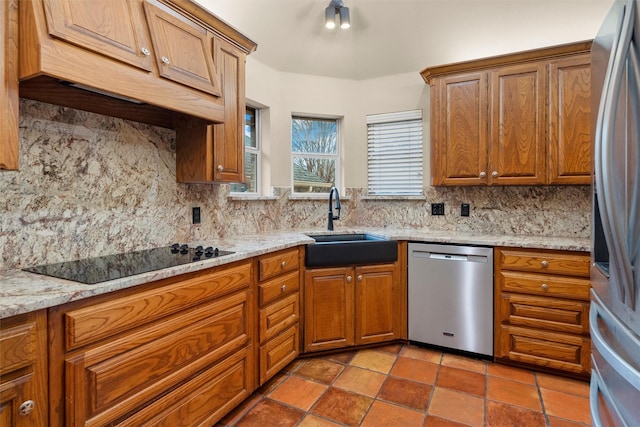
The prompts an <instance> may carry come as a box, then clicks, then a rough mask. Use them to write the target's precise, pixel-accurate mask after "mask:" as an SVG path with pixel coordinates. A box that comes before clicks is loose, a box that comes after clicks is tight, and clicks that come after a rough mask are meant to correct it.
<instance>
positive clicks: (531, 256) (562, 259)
mask: <svg viewBox="0 0 640 427" xmlns="http://www.w3.org/2000/svg"><path fill="white" fill-rule="evenodd" d="M498 253H499V255H498V256H497V257H496V259H497V261H498V263H499V266H500V269H502V270H516V271H530V272H536V273H545V274H561V275H567V276H579V277H589V268H590V262H591V261H590V258H589V254H583V253H579V252H553V251H550V252H536V251H524V250H515V249H513V250H512V249H500V250H498Z"/></svg>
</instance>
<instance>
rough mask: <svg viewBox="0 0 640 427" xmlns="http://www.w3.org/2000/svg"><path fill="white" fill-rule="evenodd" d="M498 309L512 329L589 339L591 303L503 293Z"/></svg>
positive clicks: (499, 314) (500, 316)
mask: <svg viewBox="0 0 640 427" xmlns="http://www.w3.org/2000/svg"><path fill="white" fill-rule="evenodd" d="M497 308H498V310H499V313H498V316H499V318H500V319H504V322H506V323H508V324H510V325H515V326H524V327H530V328H535V329H543V330H549V331H557V332H565V333H571V334H578V335H589V303H588V302H581V301H572V300H566V299H558V298H545V297H534V296H529V295H520V294H512V293H506V292H504V293H502V295H501V299H500V305H499V307H497Z"/></svg>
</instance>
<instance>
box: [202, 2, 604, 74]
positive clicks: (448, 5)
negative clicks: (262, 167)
mask: <svg viewBox="0 0 640 427" xmlns="http://www.w3.org/2000/svg"><path fill="white" fill-rule="evenodd" d="M197 2H198V3H200V4H202V5H203V6H204V7H206V8H207V9H209V10H211V11H212V12H213V13H214V14H216V15H217V16H219V17H220V18H222V19H223V20H225V21H226V22H228V23H229V24H231V25H232V26H234V27H235V28H237V29H238V30H240V31H241V32H242V33H244V34H245V35H246V36H247V37H249V38H251V39H252V40H254V41H255V42H257V43H258V50H257V51H256V52H254V53H253V54H252V57H253V58H254V59H256V60H258V61H260V62H262V63H263V64H265V65H268V66H269V67H271V68H274V69H276V70H278V71H283V72H291V73H300V74H313V75H320V76H327V77H336V78H343V79H356V80H361V79H369V78H374V77H379V76H385V75H393V74H400V73H407V72H419V71H420V70H422V69H423V68H425V67H429V66H434V65H441V64H447V63H451V62H458V61H464V60H469V59H476V58H483V57H487V56H493V55H500V54H503V53H509V52H515V51H520V50H527V49H535V48H539V47H544V46H552V45H556V44H562V43H569V42H573V41H580V40H587V39H592V38H593V37H595V35H596V33H597V31H598V28H599V26H600V23H601V22H602V21H603V19H604V17H605V15H606V13H607V11H608V10H609V8H610V7H611V4H612V3H613V0H385V1H382V0H344V4H345V6H347V7H349V10H350V13H351V28H350V29H348V30H341V29H339V28H336V29H334V30H328V29H326V28H324V25H323V24H324V22H323V21H324V9H325V7H326V6H327V5H328V4H329V0H197Z"/></svg>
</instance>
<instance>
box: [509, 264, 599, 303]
mask: <svg viewBox="0 0 640 427" xmlns="http://www.w3.org/2000/svg"><path fill="white" fill-rule="evenodd" d="M499 280H500V287H501V288H500V289H501V290H502V291H509V292H519V293H524V294H535V295H544V296H553V297H562V298H572V299H580V300H585V301H588V300H589V289H590V282H589V279H579V278H573V277H565V276H552V275H544V274H529V273H517V272H512V271H501V272H500V276H499Z"/></svg>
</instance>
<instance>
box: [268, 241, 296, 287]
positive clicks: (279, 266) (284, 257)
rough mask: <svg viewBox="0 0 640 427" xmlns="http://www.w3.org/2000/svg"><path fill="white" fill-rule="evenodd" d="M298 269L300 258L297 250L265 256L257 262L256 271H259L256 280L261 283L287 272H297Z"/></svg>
mask: <svg viewBox="0 0 640 427" xmlns="http://www.w3.org/2000/svg"><path fill="white" fill-rule="evenodd" d="M299 267H300V258H299V250H298V248H294V249H287V250H285V251H280V252H276V253H275V254H271V255H265V256H263V257H261V258H260V260H259V261H258V269H259V271H260V276H259V279H258V280H260V281H263V280H267V279H270V278H272V277H276V276H279V275H280V274H283V273H286V272H289V271H294V270H296V271H297V270H298V268H299Z"/></svg>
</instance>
